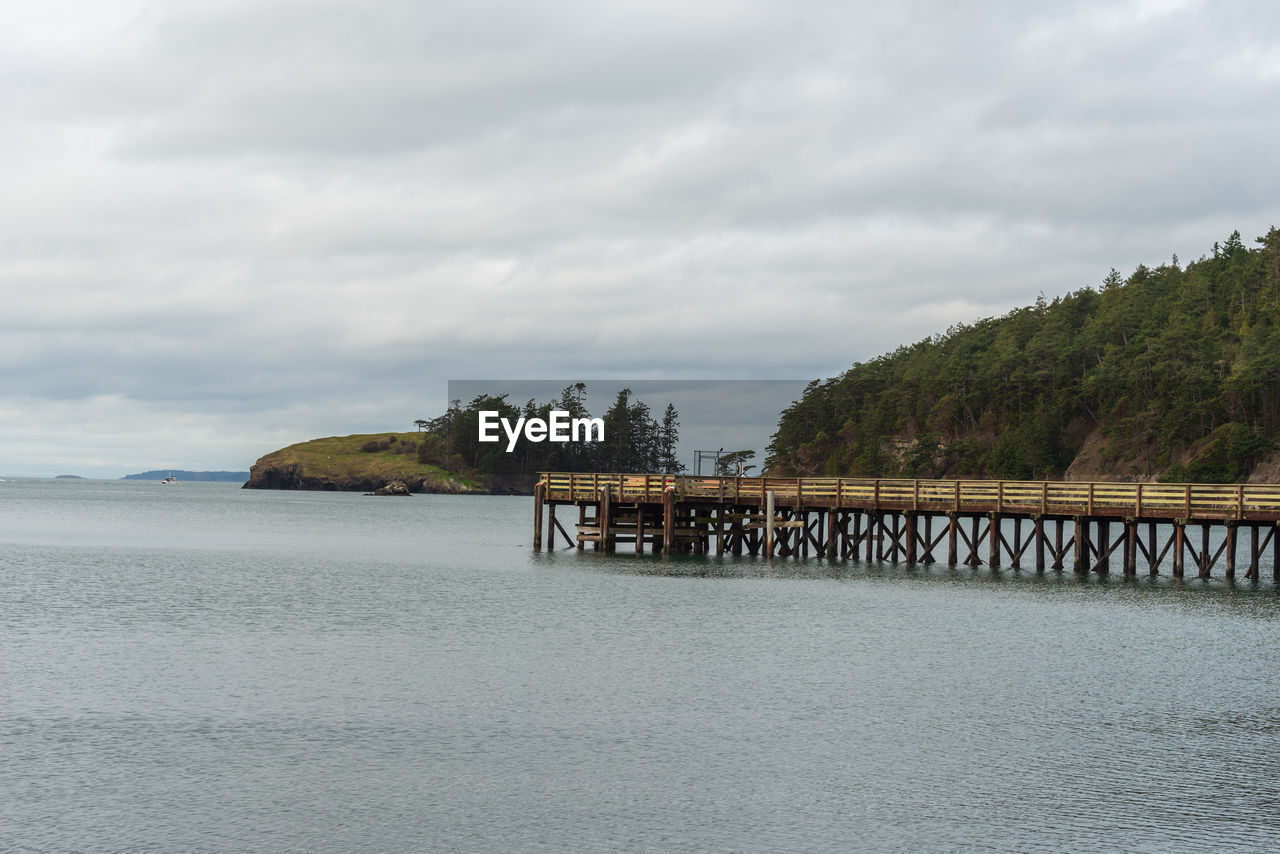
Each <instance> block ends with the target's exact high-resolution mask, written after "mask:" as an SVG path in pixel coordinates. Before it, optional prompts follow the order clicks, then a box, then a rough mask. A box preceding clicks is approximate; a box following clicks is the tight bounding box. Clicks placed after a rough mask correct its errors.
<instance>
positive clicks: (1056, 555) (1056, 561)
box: [1053, 519, 1075, 572]
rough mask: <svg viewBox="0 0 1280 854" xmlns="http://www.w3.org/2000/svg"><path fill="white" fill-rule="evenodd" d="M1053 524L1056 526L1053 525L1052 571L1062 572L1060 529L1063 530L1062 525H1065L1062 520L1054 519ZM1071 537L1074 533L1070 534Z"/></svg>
mask: <svg viewBox="0 0 1280 854" xmlns="http://www.w3.org/2000/svg"><path fill="white" fill-rule="evenodd" d="M1054 522H1055V523H1056V524H1055V531H1054V535H1053V542H1054V547H1053V569H1054V571H1055V572H1061V571H1062V551H1063V550H1062V528H1063V525H1064V524H1065V521H1064V520H1062V519H1055V520H1054ZM1072 536H1075V532H1074V531H1073V532H1072Z"/></svg>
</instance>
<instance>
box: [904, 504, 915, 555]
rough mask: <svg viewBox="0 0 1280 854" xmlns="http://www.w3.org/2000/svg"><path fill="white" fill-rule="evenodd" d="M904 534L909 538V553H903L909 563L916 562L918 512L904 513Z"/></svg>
mask: <svg viewBox="0 0 1280 854" xmlns="http://www.w3.org/2000/svg"><path fill="white" fill-rule="evenodd" d="M902 518H903V536H904V537H906V540H907V553H906V554H905V555H903V559H904V560H905V561H906V562H907V563H909V564H914V563H915V562H916V514H915V513H903V514H902Z"/></svg>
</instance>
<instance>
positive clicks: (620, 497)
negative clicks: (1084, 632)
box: [539, 472, 1280, 521]
mask: <svg viewBox="0 0 1280 854" xmlns="http://www.w3.org/2000/svg"><path fill="white" fill-rule="evenodd" d="M539 477H540V479H541V481H542V483H543V484H545V486H544V487H543V488H544V490H545V494H544V497H545V499H546V500H548V501H594V500H596V499H598V498H599V496H600V491H601V490H602V489H604V488H605V487H608V488H609V490H610V495H611V499H612V500H613V501H620V502H624V503H628V502H651V503H658V502H660V501H662V493H663V491H664V490H666V489H668V488H671V489H672V490H673V491H674V492H675V499H676V501H694V502H699V503H720V504H751V505H763V503H764V500H765V495H766V493H768V492H773V494H774V499H775V502H776V503H777V504H778V505H779V506H793V507H808V508H817V507H830V508H837V509H851V510H917V511H926V512H932V513H947V512H958V513H1009V514H1019V515H1035V514H1044V515H1054V516H1112V517H1117V516H1118V517H1128V518H1161V519H1249V520H1258V521H1273V520H1280V484H1203V483H1066V482H1058V481H1014V480H904V479H873V478H847V477H805V478H794V477H706V476H698V475H664V474H600V473H569V472H544V473H542V474H541V475H540V476H539Z"/></svg>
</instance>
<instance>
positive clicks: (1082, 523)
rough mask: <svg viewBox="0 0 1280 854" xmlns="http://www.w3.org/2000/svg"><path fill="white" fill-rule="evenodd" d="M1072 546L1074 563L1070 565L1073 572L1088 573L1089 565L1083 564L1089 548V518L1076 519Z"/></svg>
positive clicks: (1079, 517)
mask: <svg viewBox="0 0 1280 854" xmlns="http://www.w3.org/2000/svg"><path fill="white" fill-rule="evenodd" d="M1072 541H1073V542H1072V545H1073V546H1074V547H1075V555H1074V558H1075V560H1074V563H1073V564H1072V567H1071V569H1072V571H1073V572H1088V571H1089V565H1088V564H1087V563H1086V562H1085V561H1086V560H1087V559H1088V548H1089V518H1088V517H1087V516H1084V517H1081V516H1077V517H1076V525H1075V536H1074V537H1072Z"/></svg>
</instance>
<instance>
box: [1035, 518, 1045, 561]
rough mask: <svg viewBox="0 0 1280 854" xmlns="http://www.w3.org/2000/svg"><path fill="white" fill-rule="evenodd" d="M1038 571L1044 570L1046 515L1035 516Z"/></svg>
mask: <svg viewBox="0 0 1280 854" xmlns="http://www.w3.org/2000/svg"><path fill="white" fill-rule="evenodd" d="M1034 524H1035V536H1036V572H1044V516H1037V517H1036V518H1035V522H1034Z"/></svg>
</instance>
